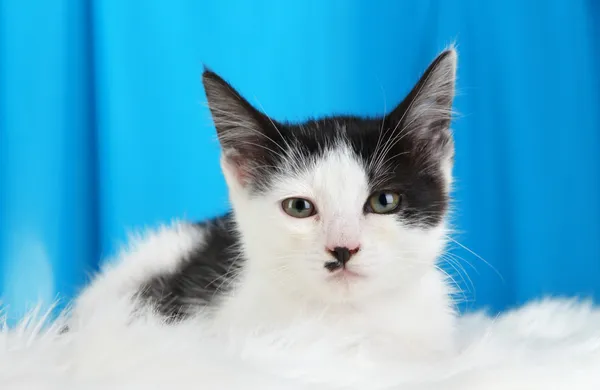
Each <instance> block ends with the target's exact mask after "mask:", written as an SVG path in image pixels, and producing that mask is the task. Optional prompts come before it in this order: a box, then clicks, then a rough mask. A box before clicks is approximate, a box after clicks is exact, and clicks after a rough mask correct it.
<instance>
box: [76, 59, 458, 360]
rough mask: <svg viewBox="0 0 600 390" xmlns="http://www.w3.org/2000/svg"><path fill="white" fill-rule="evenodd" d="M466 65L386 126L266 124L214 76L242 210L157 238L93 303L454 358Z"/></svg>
mask: <svg viewBox="0 0 600 390" xmlns="http://www.w3.org/2000/svg"><path fill="white" fill-rule="evenodd" d="M456 61H457V57H456V53H455V51H454V50H452V49H450V50H447V51H445V52H443V53H442V54H440V55H439V56H438V57H437V58H436V59H435V61H433V63H432V64H431V65H430V66H429V67H428V69H427V70H426V71H425V73H424V74H423V76H422V77H421V79H420V80H419V81H418V82H417V84H416V86H415V87H414V88H413V89H412V91H410V93H409V94H408V96H407V97H406V98H405V99H404V101H402V102H401V103H400V104H399V105H398V106H397V107H396V108H394V109H393V110H392V111H391V112H390V113H389V114H387V115H386V116H385V117H379V118H363V117H355V116H334V117H329V118H323V119H315V120H310V121H307V122H305V123H301V124H288V123H281V122H277V121H276V120H275V119H272V118H269V117H267V116H266V115H265V114H263V113H261V112H259V111H258V110H256V109H255V108H254V107H253V106H252V105H251V104H250V103H248V102H247V101H246V100H245V99H244V98H243V97H242V96H241V95H240V94H239V93H237V92H236V91H235V90H234V89H233V88H232V87H231V86H230V85H229V84H228V83H227V82H226V81H224V80H223V79H222V78H220V77H219V76H217V75H216V74H215V73H213V72H212V71H210V70H206V71H205V72H204V75H203V82H204V86H205V90H206V95H207V98H208V105H209V107H210V110H211V112H212V116H213V119H214V123H215V126H216V129H217V133H218V138H219V141H220V143H221V146H222V152H223V153H222V169H223V173H224V175H225V179H226V181H227V185H228V187H229V194H230V199H231V203H232V205H233V211H232V212H231V213H230V214H228V215H226V216H224V217H221V218H217V219H214V220H211V221H207V222H204V223H200V224H195V225H188V224H178V225H176V226H175V227H172V228H169V229H165V230H164V231H162V232H159V233H157V234H155V235H153V236H150V237H149V238H145V239H144V240H143V241H141V243H140V244H139V245H137V246H136V245H134V246H133V249H130V250H129V251H128V252H127V253H126V254H125V255H123V256H121V258H120V259H119V264H117V265H116V266H115V267H114V268H113V269H109V270H107V271H106V272H104V273H103V274H102V275H100V276H99V278H98V279H97V280H96V281H95V282H94V283H93V284H92V286H91V287H90V288H88V289H87V290H86V291H84V293H83V294H82V296H81V297H80V299H79V301H80V303H81V302H82V301H85V300H86V299H92V298H91V297H94V296H95V297H101V296H103V297H106V295H105V294H107V293H108V294H112V295H115V296H117V295H119V294H121V295H122V294H125V293H131V292H132V291H135V295H136V297H137V298H139V299H140V300H141V302H142V304H144V305H151V306H152V307H155V308H156V309H157V310H158V312H160V313H161V315H162V316H164V317H165V318H167V319H169V320H171V321H177V322H179V321H185V320H186V318H188V317H190V316H194V317H195V316H196V315H197V314H198V313H202V314H203V315H204V316H206V318H207V319H210V321H211V322H212V323H214V324H215V325H216V326H217V327H229V326H233V325H235V326H236V327H242V328H247V329H261V328H269V329H273V328H278V327H279V328H281V327H285V326H287V325H289V324H292V323H294V321H297V320H298V319H302V318H317V317H318V318H319V321H321V322H322V323H323V324H325V326H326V327H329V328H331V329H335V327H340V328H342V329H343V330H344V332H349V334H359V333H360V334H371V335H373V336H374V338H377V339H378V340H379V341H380V342H381V343H383V344H389V345H392V344H393V348H394V350H395V351H404V352H406V353H407V354H408V353H410V354H414V353H415V352H417V353H418V354H423V355H428V354H431V353H438V352H440V351H446V350H449V349H451V347H452V341H453V337H452V333H453V331H454V320H455V313H454V311H453V305H452V300H451V297H450V293H451V291H450V287H449V285H448V284H447V282H446V276H445V274H444V273H443V272H441V271H440V270H439V269H438V267H437V266H436V261H437V259H438V257H439V255H440V254H441V252H442V251H443V250H444V246H445V243H446V235H447V226H446V224H447V222H446V215H447V209H448V202H449V191H450V186H451V169H452V163H453V154H454V146H453V140H452V136H451V132H450V129H449V126H450V121H451V105H452V100H453V96H454V85H455V73H456ZM116 286H119V287H116ZM123 286H126V287H123ZM80 306H81V305H80ZM353 332H354V333H353ZM392 342H393V343H392Z"/></svg>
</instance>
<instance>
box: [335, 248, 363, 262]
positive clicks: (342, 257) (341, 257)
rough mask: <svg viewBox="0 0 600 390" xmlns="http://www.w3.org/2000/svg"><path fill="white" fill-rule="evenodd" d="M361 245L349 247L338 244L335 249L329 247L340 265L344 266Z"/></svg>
mask: <svg viewBox="0 0 600 390" xmlns="http://www.w3.org/2000/svg"><path fill="white" fill-rule="evenodd" d="M359 249H360V247H358V246H357V247H355V248H353V249H350V248H348V247H345V246H344V247H342V246H336V247H335V248H333V249H328V251H329V253H331V255H332V256H333V257H335V259H336V260H337V263H338V266H344V265H346V263H347V262H348V261H349V260H350V258H351V257H352V256H353V255H354V254H355V253H356V252H358V250H359Z"/></svg>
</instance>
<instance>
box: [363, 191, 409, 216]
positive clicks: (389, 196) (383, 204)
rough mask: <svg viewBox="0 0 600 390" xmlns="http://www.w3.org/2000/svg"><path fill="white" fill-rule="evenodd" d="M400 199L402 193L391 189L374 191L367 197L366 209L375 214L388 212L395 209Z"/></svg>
mask: <svg viewBox="0 0 600 390" xmlns="http://www.w3.org/2000/svg"><path fill="white" fill-rule="evenodd" d="M401 201H402V195H401V194H399V193H397V192H393V191H381V192H376V193H374V194H373V195H371V196H370V197H369V200H368V201H367V204H366V211H367V212H370V213H375V214H388V213H391V212H392V211H394V210H396V209H397V208H398V206H400V203H401Z"/></svg>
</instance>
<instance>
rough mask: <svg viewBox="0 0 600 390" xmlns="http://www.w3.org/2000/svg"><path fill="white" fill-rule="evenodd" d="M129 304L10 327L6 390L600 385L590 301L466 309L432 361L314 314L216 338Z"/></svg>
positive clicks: (3, 358)
mask: <svg viewBox="0 0 600 390" xmlns="http://www.w3.org/2000/svg"><path fill="white" fill-rule="evenodd" d="M130 308H131V306H130V303H128V302H126V301H120V302H115V301H106V302H105V303H104V304H102V303H98V304H97V305H96V307H95V308H94V310H92V311H90V312H87V313H86V314H85V315H83V316H79V317H77V318H75V319H72V320H71V322H70V323H69V326H70V331H69V332H66V333H61V329H62V325H63V323H64V320H58V321H56V322H55V323H53V324H52V325H51V326H48V327H44V328H42V322H43V316H40V315H36V314H35V313H34V314H32V316H31V317H30V318H29V319H28V320H26V321H24V322H23V323H22V324H21V325H20V326H19V327H18V328H16V329H13V330H7V329H3V330H2V331H1V333H0V389H3V390H7V389H61V390H66V389H96V388H110V389H175V388H177V389H282V390H287V389H340V388H344V389H369V390H376V389H398V390H400V389H411V390H412V389H415V390H417V389H418V390H430V389H431V390H434V389H435V390H444V389H448V390H454V389H456V390H469V389H478V390H479V389H481V390H493V389H502V390H509V389H523V390H525V389H527V390H535V389H544V390H548V389H569V390H576V389H582V390H587V389H590V390H592V389H594V390H598V389H600V327H599V326H598V325H599V324H600V312H599V311H596V310H594V309H593V307H592V306H591V305H590V304H588V303H577V302H573V301H558V300H548V301H542V302H537V303H533V304H530V305H528V306H526V307H524V308H522V309H519V310H517V311H513V312H508V313H507V314H505V315H503V316H501V317H498V318H490V317H487V316H485V315H483V314H475V315H469V316H466V317H464V318H463V319H461V322H460V343H461V345H460V349H461V353H460V354H459V355H458V356H456V357H451V358H443V359H439V360H437V361H431V362H429V363H428V364H422V363H421V364H419V363H415V362H411V361H406V360H404V361H402V360H398V359H395V358H394V357H389V359H387V360H381V359H379V360H377V359H373V358H372V357H371V356H369V354H368V353H366V352H365V353H362V352H361V351H360V347H357V346H359V345H360V342H359V341H358V340H346V339H340V338H336V335H334V334H328V333H327V330H326V329H316V328H315V327H316V325H315V324H313V323H310V322H305V323H298V324H297V325H295V326H294V328H293V329H288V330H286V331H285V332H282V333H273V332H265V333H261V332H255V333H252V334H246V335H242V336H241V335H240V334H236V331H235V330H234V329H229V330H225V331H221V332H219V334H218V335H217V334H215V333H214V332H212V331H211V330H209V329H204V328H203V325H202V321H200V320H190V321H187V322H186V323H182V324H179V325H175V326H174V325H168V326H167V325H164V324H162V323H161V322H160V321H159V320H158V317H157V316H153V315H148V313H139V315H138V317H137V318H136V319H135V320H131V318H130V317H128V316H127V315H126V313H127V312H129V310H130ZM38 314H39V313H38ZM128 318H129V319H128ZM239 340H243V342H240V341H239ZM343 348H346V350H347V351H349V352H351V353H347V354H340V353H339V351H340V350H341V349H343ZM353 348H355V349H354V350H353Z"/></svg>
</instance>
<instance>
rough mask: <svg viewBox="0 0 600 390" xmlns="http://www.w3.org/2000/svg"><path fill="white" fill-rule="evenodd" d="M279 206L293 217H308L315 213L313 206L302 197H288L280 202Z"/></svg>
mask: <svg viewBox="0 0 600 390" xmlns="http://www.w3.org/2000/svg"><path fill="white" fill-rule="evenodd" d="M281 207H283V211H285V212H286V214H288V215H290V216H292V217H294V218H308V217H311V216H313V215H315V214H316V213H317V212H316V209H315V206H314V205H313V204H312V203H311V202H310V201H308V200H306V199H303V198H288V199H284V200H283V202H281Z"/></svg>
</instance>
